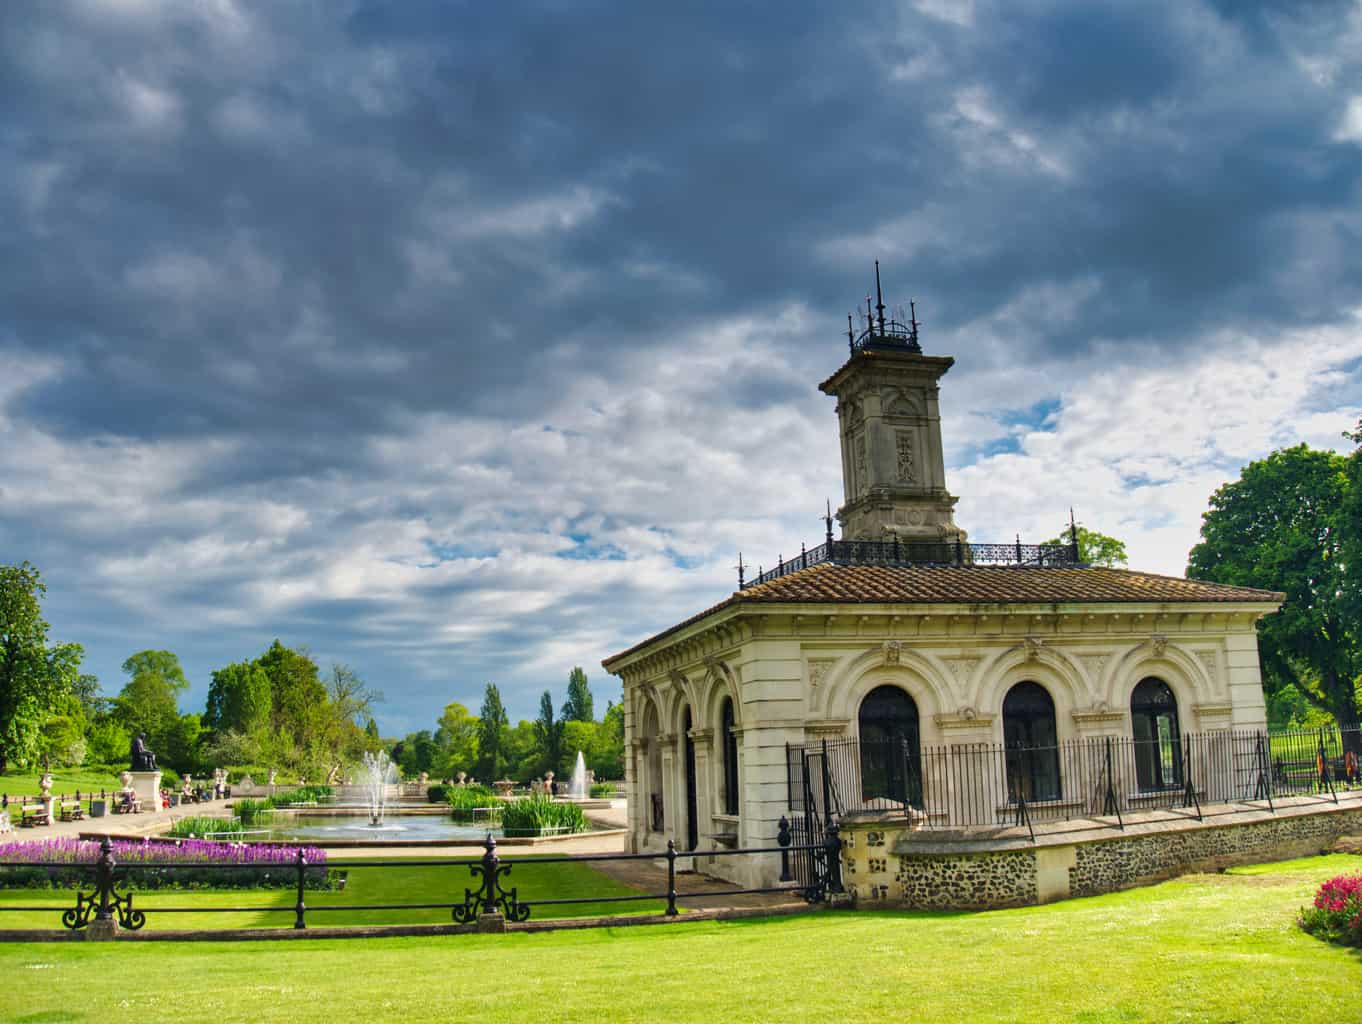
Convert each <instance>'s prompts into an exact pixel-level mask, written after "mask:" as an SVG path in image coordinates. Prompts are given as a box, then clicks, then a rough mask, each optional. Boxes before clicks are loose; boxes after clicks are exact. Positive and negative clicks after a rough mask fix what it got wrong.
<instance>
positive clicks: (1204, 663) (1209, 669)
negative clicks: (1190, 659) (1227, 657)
mask: <svg viewBox="0 0 1362 1024" xmlns="http://www.w3.org/2000/svg"><path fill="white" fill-rule="evenodd" d="M1196 656H1197V660H1198V661H1200V662H1201V667H1202V668H1204V669H1205V670H1206V678H1207V679H1209V680H1210V681H1211V682H1213V683H1214V682H1216V677H1217V676H1218V674H1219V661H1218V660H1217V658H1216V656H1215V651H1197V652H1196Z"/></svg>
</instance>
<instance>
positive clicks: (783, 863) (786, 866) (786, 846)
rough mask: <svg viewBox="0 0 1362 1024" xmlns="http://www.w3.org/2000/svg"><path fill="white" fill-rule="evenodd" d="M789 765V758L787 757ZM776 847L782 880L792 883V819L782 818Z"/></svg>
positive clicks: (782, 816) (777, 832)
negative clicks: (778, 850) (777, 848)
mask: <svg viewBox="0 0 1362 1024" xmlns="http://www.w3.org/2000/svg"><path fill="white" fill-rule="evenodd" d="M786 763H787V765H788V763H789V757H788V756H787V757H786ZM776 845H777V846H779V847H780V880H781V881H782V882H789V881H792V880H793V878H794V876H793V875H791V874H790V819H789V818H787V817H785V815H783V814H782V815H781V816H780V826H779V827H778V828H777V829H776Z"/></svg>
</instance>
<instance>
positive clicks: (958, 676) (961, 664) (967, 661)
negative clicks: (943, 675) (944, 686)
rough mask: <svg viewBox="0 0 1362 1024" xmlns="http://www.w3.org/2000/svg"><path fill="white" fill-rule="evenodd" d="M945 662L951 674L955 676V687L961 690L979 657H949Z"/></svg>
mask: <svg viewBox="0 0 1362 1024" xmlns="http://www.w3.org/2000/svg"><path fill="white" fill-rule="evenodd" d="M946 664H947V665H948V666H949V667H950V670H951V675H953V676H954V677H955V685H956V688H957V689H958V690H960V691H962V692H963V690H964V688H965V687H966V686H967V685H968V684H969V681H970V678H971V677H972V676H973V675H974V668H975V666H976V665H978V664H979V659H978V658H951V659H950V660H949V661H947V662H946Z"/></svg>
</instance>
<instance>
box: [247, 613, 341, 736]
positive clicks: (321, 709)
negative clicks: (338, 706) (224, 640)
mask: <svg viewBox="0 0 1362 1024" xmlns="http://www.w3.org/2000/svg"><path fill="white" fill-rule="evenodd" d="M255 663H256V664H257V665H259V666H260V668H261V669H263V670H264V672H265V675H266V676H268V677H269V681H270V698H271V717H270V723H271V725H272V726H273V727H274V732H275V736H276V740H281V741H283V744H284V746H286V747H287V746H291V747H293V748H294V749H295V750H298V751H306V750H307V748H308V746H309V745H310V742H311V740H312V739H313V736H314V732H315V729H316V726H317V724H318V720H319V718H320V717H321V716H322V715H323V714H324V713H325V706H326V702H327V693H326V686H325V685H324V684H323V683H322V681H321V670H320V669H318V668H317V663H316V662H315V661H313V660H312V658H310V657H309V656H308V654H307V652H306V651H295V650H293V649H292V648H289V647H285V646H284V645H283V644H281V643H280V642H279V641H278V640H275V641H274V643H272V644H270V646H269V650H267V651H266V652H265V653H264V654H262V655H261V656H260V657H259V658H257V659H256V661H255Z"/></svg>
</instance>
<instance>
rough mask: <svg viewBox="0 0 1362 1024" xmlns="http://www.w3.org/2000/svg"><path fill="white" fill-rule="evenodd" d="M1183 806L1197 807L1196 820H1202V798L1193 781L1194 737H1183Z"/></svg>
mask: <svg viewBox="0 0 1362 1024" xmlns="http://www.w3.org/2000/svg"><path fill="white" fill-rule="evenodd" d="M1182 806H1183V807H1195V808H1196V820H1197V821H1200V820H1201V800H1200V798H1199V797H1198V796H1197V795H1196V785H1195V783H1194V782H1193V781H1192V737H1190V736H1184V737H1183V738H1182Z"/></svg>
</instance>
